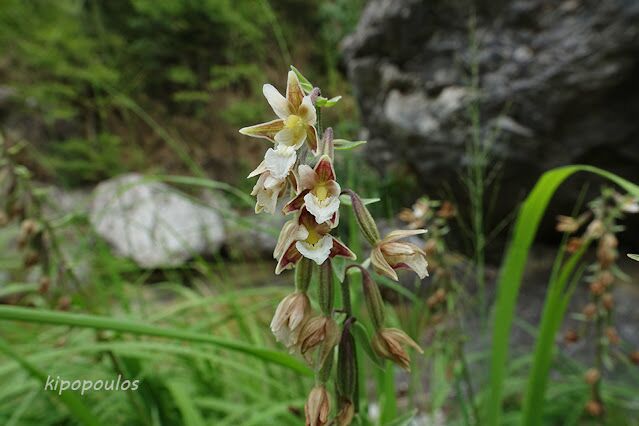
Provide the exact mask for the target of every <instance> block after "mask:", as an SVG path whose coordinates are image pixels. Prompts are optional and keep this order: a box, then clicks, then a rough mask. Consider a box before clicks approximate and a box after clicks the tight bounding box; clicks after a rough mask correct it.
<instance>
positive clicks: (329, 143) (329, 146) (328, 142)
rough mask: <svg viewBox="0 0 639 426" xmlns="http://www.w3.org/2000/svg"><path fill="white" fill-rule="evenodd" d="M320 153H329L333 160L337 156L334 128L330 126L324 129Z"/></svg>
mask: <svg viewBox="0 0 639 426" xmlns="http://www.w3.org/2000/svg"><path fill="white" fill-rule="evenodd" d="M320 154H324V155H328V157H329V158H330V159H331V160H333V159H334V158H335V144H334V143H333V128H332V127H328V128H326V130H324V134H323V135H322V140H321V142H320Z"/></svg>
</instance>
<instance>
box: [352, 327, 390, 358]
mask: <svg viewBox="0 0 639 426" xmlns="http://www.w3.org/2000/svg"><path fill="white" fill-rule="evenodd" d="M351 332H352V333H353V337H355V340H356V341H357V343H358V344H359V346H358V347H360V348H362V349H363V350H364V353H365V354H366V355H367V356H368V358H370V360H371V361H373V364H375V365H376V366H377V367H379V368H381V369H384V360H383V359H381V358H380V357H378V356H377V354H376V353H375V351H373V347H372V346H371V339H370V337H369V336H368V331H366V327H364V325H363V324H362V323H360V322H355V323H353V326H352V327H351Z"/></svg>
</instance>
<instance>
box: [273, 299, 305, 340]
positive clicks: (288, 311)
mask: <svg viewBox="0 0 639 426" xmlns="http://www.w3.org/2000/svg"><path fill="white" fill-rule="evenodd" d="M310 312H311V302H310V300H309V299H308V296H307V295H306V293H303V292H295V293H292V294H289V295H288V296H286V297H285V298H284V299H283V300H282V301H281V302H280V304H279V305H278V306H277V309H276V310H275V315H273V320H272V321H271V331H272V332H273V334H274V335H275V339H276V340H277V341H278V342H282V343H283V344H284V345H285V346H286V347H287V348H291V347H293V346H295V345H297V342H298V339H299V335H300V332H301V331H302V327H303V326H304V323H305V322H306V320H307V319H308V317H309V316H310Z"/></svg>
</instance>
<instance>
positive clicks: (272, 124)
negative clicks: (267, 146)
mask: <svg viewBox="0 0 639 426" xmlns="http://www.w3.org/2000/svg"><path fill="white" fill-rule="evenodd" d="M283 128H284V120H282V119H281V118H278V119H276V120H273V121H269V122H266V123H261V124H256V125H255V126H250V127H243V128H241V129H240V133H241V134H243V135H246V136H251V137H253V138H263V139H268V140H270V141H275V136H276V135H277V133H278V132H280V131H281V130H282V129H283Z"/></svg>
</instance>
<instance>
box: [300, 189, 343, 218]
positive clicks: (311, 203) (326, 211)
mask: <svg viewBox="0 0 639 426" xmlns="http://www.w3.org/2000/svg"><path fill="white" fill-rule="evenodd" d="M324 201H328V203H325V202H321V201H319V200H318V199H317V197H316V196H315V195H313V193H311V192H309V193H308V194H306V195H305V196H304V203H305V205H306V209H307V210H308V212H309V213H310V214H312V215H313V216H315V221H316V222H317V223H324V222H326V221H328V220H330V219H331V218H332V217H333V215H334V214H335V212H336V211H338V210H339V197H330V198H328V199H326V200H324Z"/></svg>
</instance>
